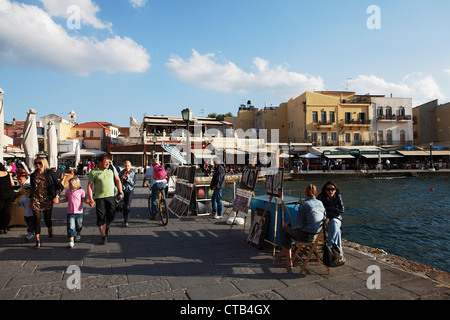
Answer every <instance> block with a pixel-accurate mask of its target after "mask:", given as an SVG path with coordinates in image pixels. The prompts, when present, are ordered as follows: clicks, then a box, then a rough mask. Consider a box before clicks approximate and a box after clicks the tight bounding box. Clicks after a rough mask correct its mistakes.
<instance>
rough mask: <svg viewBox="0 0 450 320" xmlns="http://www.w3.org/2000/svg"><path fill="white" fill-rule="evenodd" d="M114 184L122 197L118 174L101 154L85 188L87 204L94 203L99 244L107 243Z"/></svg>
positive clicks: (106, 156) (119, 197) (105, 156)
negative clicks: (100, 239)
mask: <svg viewBox="0 0 450 320" xmlns="http://www.w3.org/2000/svg"><path fill="white" fill-rule="evenodd" d="M115 186H117V190H118V193H119V194H118V199H122V198H123V193H122V183H121V181H120V178H119V174H118V173H117V170H116V169H115V168H114V166H112V165H111V163H110V161H109V156H108V155H107V154H103V155H101V156H100V157H99V158H98V168H97V169H93V170H91V172H90V173H89V178H88V188H87V193H88V198H89V205H90V206H91V207H93V206H94V205H95V212H96V214H97V226H98V229H99V231H100V236H101V238H102V241H101V244H106V243H107V241H108V234H109V228H110V226H111V223H112V222H113V221H114V217H115V212H116V204H115V200H114V196H115V190H114V187H115Z"/></svg>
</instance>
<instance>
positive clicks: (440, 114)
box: [413, 99, 450, 147]
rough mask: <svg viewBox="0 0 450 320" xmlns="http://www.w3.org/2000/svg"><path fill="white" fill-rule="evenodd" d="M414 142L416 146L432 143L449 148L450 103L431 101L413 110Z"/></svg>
mask: <svg viewBox="0 0 450 320" xmlns="http://www.w3.org/2000/svg"><path fill="white" fill-rule="evenodd" d="M413 118H414V141H415V144H416V145H417V146H423V145H427V144H429V143H430V142H433V143H434V144H437V145H444V146H447V147H449V146H450V103H445V104H439V102H438V100H437V99H436V100H433V101H430V102H427V103H424V104H422V105H420V106H417V107H415V108H414V109H413Z"/></svg>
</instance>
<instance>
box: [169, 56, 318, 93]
mask: <svg viewBox="0 0 450 320" xmlns="http://www.w3.org/2000/svg"><path fill="white" fill-rule="evenodd" d="M166 66H167V67H168V68H169V69H170V70H171V71H172V72H173V73H174V74H175V75H176V76H177V77H178V79H180V80H181V81H183V82H185V83H189V84H192V85H195V86H199V87H202V88H205V89H208V90H214V91H219V92H235V93H241V94H244V93H252V92H258V91H259V92H261V91H267V90H270V91H272V92H274V93H275V94H277V95H278V96H280V97H281V98H284V99H289V98H290V97H293V96H296V95H298V93H299V92H303V91H306V90H323V89H324V84H323V80H322V78H321V77H314V76H311V75H308V74H301V73H296V72H291V71H288V70H286V68H285V67H284V66H280V65H279V66H274V67H271V66H270V64H269V62H268V61H267V60H264V59H262V58H259V57H257V58H255V59H254V60H253V69H254V70H255V72H245V71H243V70H242V69H240V68H239V67H238V66H236V64H234V63H233V62H229V61H228V62H222V63H220V62H219V61H217V58H216V56H215V54H214V53H207V54H205V55H201V54H200V53H198V52H197V51H196V50H192V56H191V57H190V58H189V59H188V60H184V59H182V58H180V57H179V56H173V57H172V58H171V59H170V60H169V62H167V64H166Z"/></svg>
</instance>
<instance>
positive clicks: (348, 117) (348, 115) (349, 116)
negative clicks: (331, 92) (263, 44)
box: [345, 112, 352, 123]
mask: <svg viewBox="0 0 450 320" xmlns="http://www.w3.org/2000/svg"><path fill="white" fill-rule="evenodd" d="M351 122H352V113H351V112H346V113H345V123H351Z"/></svg>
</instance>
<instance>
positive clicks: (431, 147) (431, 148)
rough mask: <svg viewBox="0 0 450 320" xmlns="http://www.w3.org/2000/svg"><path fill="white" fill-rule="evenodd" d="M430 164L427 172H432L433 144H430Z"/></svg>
mask: <svg viewBox="0 0 450 320" xmlns="http://www.w3.org/2000/svg"><path fill="white" fill-rule="evenodd" d="M430 163H431V168H429V169H428V170H432V171H433V170H434V165H433V142H430Z"/></svg>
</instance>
